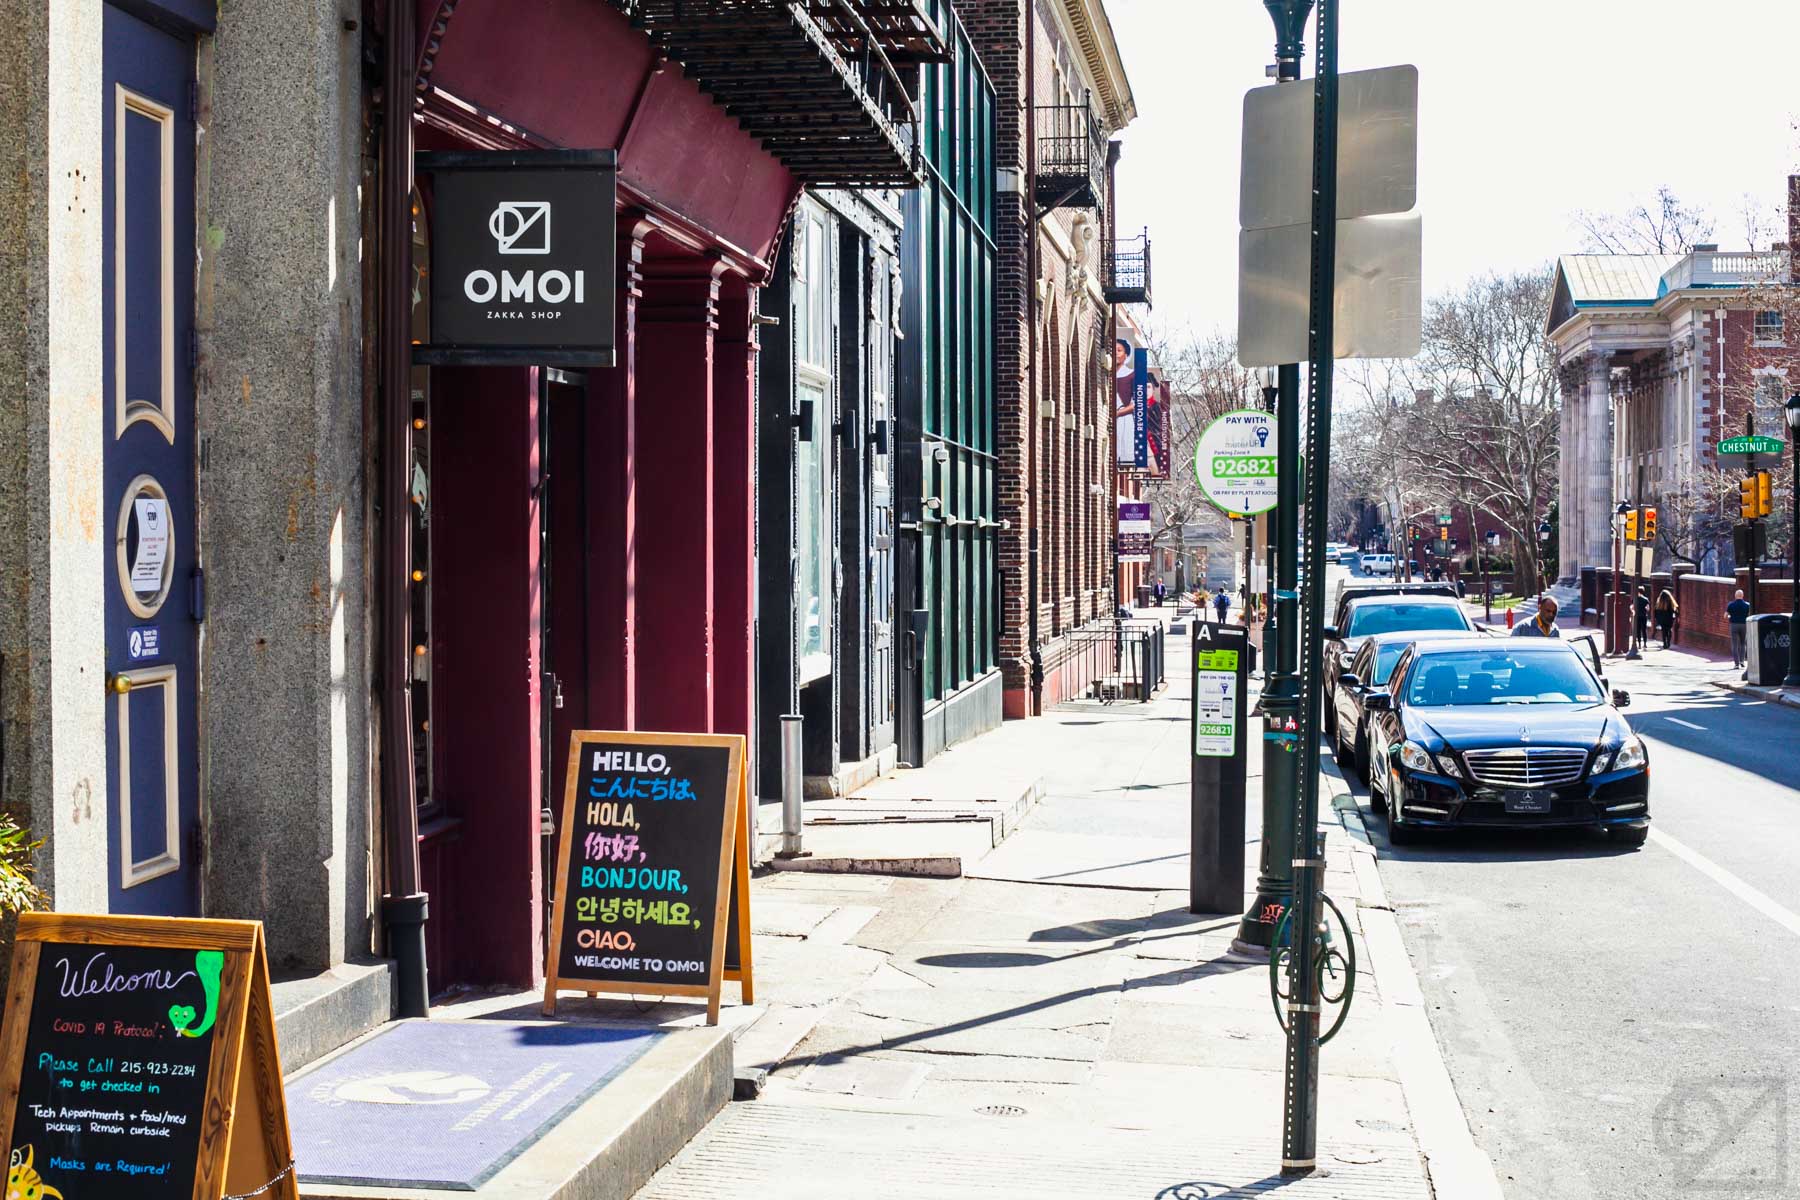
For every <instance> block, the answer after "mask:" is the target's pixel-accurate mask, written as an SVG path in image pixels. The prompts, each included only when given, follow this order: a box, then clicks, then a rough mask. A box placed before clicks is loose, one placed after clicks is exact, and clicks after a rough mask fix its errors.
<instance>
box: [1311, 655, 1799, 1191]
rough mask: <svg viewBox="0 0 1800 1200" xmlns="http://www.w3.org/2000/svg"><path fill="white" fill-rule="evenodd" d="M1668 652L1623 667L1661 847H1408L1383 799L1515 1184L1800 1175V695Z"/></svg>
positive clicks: (1528, 839)
mask: <svg viewBox="0 0 1800 1200" xmlns="http://www.w3.org/2000/svg"><path fill="white" fill-rule="evenodd" d="M1660 658H1661V656H1660V653H1659V652H1657V651H1651V652H1650V655H1649V657H1648V658H1647V659H1646V660H1645V661H1644V662H1642V663H1626V662H1617V663H1611V664H1609V666H1608V671H1609V674H1610V676H1611V682H1612V684H1613V686H1615V687H1622V688H1626V689H1628V690H1629V691H1630V692H1631V695H1632V701H1633V702H1632V704H1631V706H1630V707H1629V708H1628V709H1627V713H1626V715H1627V716H1628V717H1629V718H1630V720H1631V724H1632V727H1633V729H1635V730H1636V731H1637V732H1638V733H1639V734H1640V735H1641V736H1643V737H1644V739H1645V740H1646V741H1647V742H1648V743H1649V744H1650V756H1651V758H1650V762H1651V815H1652V827H1653V828H1652V834H1651V840H1650V842H1649V843H1648V844H1647V845H1646V846H1644V847H1643V848H1642V849H1640V850H1635V851H1633V850H1624V849H1621V848H1619V847H1617V846H1615V845H1614V844H1612V843H1610V842H1609V841H1607V840H1606V839H1605V838H1603V837H1601V836H1598V835H1592V834H1586V833H1546V834H1528V833H1517V834H1509V833H1486V832H1483V833H1468V834H1461V835H1455V836H1449V837H1443V838H1438V839H1432V840H1429V841H1427V842H1426V843H1425V844H1423V845H1420V846H1416V847H1408V848H1405V849H1396V848H1394V847H1391V846H1389V845H1388V844H1387V842H1386V840H1385V836H1384V832H1385V826H1384V822H1383V819H1382V818H1381V817H1380V816H1378V815H1375V814H1374V813H1372V812H1371V811H1369V810H1368V807H1367V798H1366V795H1364V797H1363V802H1364V813H1365V818H1366V821H1367V824H1368V827H1369V829H1370V832H1371V834H1372V836H1373V837H1374V839H1375V841H1376V842H1377V844H1378V846H1379V849H1380V854H1381V860H1382V861H1381V873H1382V877H1383V880H1384V882H1385V884H1386V887H1387V891H1388V895H1389V898H1390V900H1391V901H1392V903H1393V905H1394V908H1395V910H1396V912H1397V913H1398V915H1399V918H1400V924H1401V928H1402V931H1403V933H1404V936H1405V939H1406V943H1407V948H1408V949H1409V951H1410V952H1411V953H1412V955H1413V959H1414V962H1415V964H1416V965H1417V967H1418V971H1419V976H1420V980H1421V982H1422V984H1423V986H1424V989H1425V997H1426V1001H1427V1003H1428V1004H1429V1005H1430V1006H1431V1013H1430V1015H1431V1020H1432V1026H1433V1028H1434V1029H1435V1030H1436V1033H1437V1037H1438V1041H1439V1043H1440V1045H1441V1046H1442V1047H1443V1050H1444V1054H1445V1058H1446V1060H1447V1062H1448V1064H1449V1067H1450V1073H1451V1078H1452V1079H1453V1081H1454V1083H1455V1085H1456V1089H1457V1094H1458V1096H1459V1097H1460V1098H1461V1100H1462V1104H1463V1108H1464V1110H1465V1111H1466V1113H1467V1114H1468V1117H1469V1123H1470V1126H1471V1128H1472V1129H1473V1131H1474V1134H1475V1138H1476V1140H1477V1142H1478V1143H1479V1144H1480V1145H1481V1147H1482V1148H1483V1149H1484V1150H1486V1151H1487V1152H1488V1154H1489V1155H1490V1156H1491V1157H1492V1159H1493V1160H1494V1163H1495V1166H1496V1168H1497V1169H1498V1171H1499V1174H1500V1178H1501V1181H1502V1184H1503V1186H1504V1188H1505V1190H1506V1194H1507V1196H1508V1197H1509V1198H1513V1200H1552V1198H1553V1200H1587V1198H1595V1200H1614V1198H1617V1197H1640V1196H1658V1195H1665V1194H1682V1195H1696V1196H1731V1197H1739V1196H1791V1197H1800V1154H1794V1155H1790V1154H1789V1152H1788V1151H1789V1148H1790V1146H1796V1147H1800V1142H1796V1140H1795V1138H1796V1135H1797V1134H1800V1069H1797V1066H1796V1064H1797V1063H1800V1058H1797V1055H1796V1051H1797V1050H1800V882H1797V877H1796V871H1795V864H1796V863H1800V711H1796V710H1794V709H1791V708H1781V707H1779V706H1775V705H1770V704H1767V703H1763V702H1757V701H1750V700H1746V699H1744V698H1742V697H1738V696H1736V695H1733V694H1731V693H1728V692H1725V691H1723V690H1722V689H1719V688H1716V687H1714V686H1712V684H1711V682H1710V681H1711V679H1713V678H1716V677H1721V676H1723V675H1726V674H1729V673H1730V671H1731V669H1730V668H1729V666H1725V667H1694V666H1692V665H1688V666H1676V665H1674V663H1675V656H1670V658H1669V659H1668V660H1662V661H1659V659H1660ZM1688 661H1689V662H1690V663H1691V660H1688ZM1325 1052H1326V1054H1327V1055H1329V1053H1330V1048H1329V1047H1327V1048H1326V1051H1325Z"/></svg>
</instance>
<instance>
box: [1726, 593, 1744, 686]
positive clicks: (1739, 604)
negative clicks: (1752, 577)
mask: <svg viewBox="0 0 1800 1200" xmlns="http://www.w3.org/2000/svg"><path fill="white" fill-rule="evenodd" d="M1725 617H1726V619H1727V620H1729V621H1730V622H1731V665H1732V666H1734V667H1741V666H1743V665H1744V664H1745V663H1747V662H1749V661H1750V636H1749V635H1750V625H1749V621H1750V602H1749V601H1748V600H1746V599H1744V589H1743V588H1739V589H1738V590H1737V591H1736V592H1735V593H1734V594H1733V595H1732V597H1731V603H1730V604H1727V605H1726V606H1725Z"/></svg>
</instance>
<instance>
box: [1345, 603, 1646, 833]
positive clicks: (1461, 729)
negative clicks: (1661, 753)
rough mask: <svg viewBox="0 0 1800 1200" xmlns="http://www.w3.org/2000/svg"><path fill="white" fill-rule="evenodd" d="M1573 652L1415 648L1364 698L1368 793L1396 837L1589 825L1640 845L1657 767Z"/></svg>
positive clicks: (1510, 643) (1451, 645)
mask: <svg viewBox="0 0 1800 1200" xmlns="http://www.w3.org/2000/svg"><path fill="white" fill-rule="evenodd" d="M1630 702H1631V698H1630V697H1629V696H1627V695H1626V694H1625V693H1624V692H1619V691H1615V692H1614V693H1613V694H1612V695H1611V697H1608V696H1607V695H1606V694H1605V689H1604V685H1603V684H1602V683H1601V681H1600V678H1599V676H1598V675H1596V674H1595V672H1594V670H1593V668H1592V667H1591V666H1590V664H1589V663H1588V662H1587V661H1586V660H1585V659H1584V658H1583V657H1582V655H1581V654H1580V652H1579V651H1577V650H1576V649H1575V647H1573V646H1571V645H1569V644H1568V643H1567V642H1564V641H1561V640H1558V639H1553V638H1543V639H1526V638H1508V639H1506V640H1505V641H1499V640H1494V641H1489V642H1480V643H1477V642H1472V641H1470V640H1466V639H1458V640H1447V639H1437V640H1421V641H1417V642H1414V643H1413V644H1412V645H1411V646H1409V647H1408V648H1407V649H1406V650H1405V651H1404V652H1403V653H1402V654H1401V656H1400V660H1399V661H1398V662H1397V663H1395V665H1394V672H1393V676H1392V678H1391V679H1390V680H1389V684H1388V687H1387V688H1386V690H1385V691H1383V692H1377V693H1374V694H1370V695H1367V696H1365V697H1364V700H1363V707H1364V710H1365V712H1366V713H1367V716H1368V727H1369V732H1368V739H1369V763H1370V768H1369V775H1370V783H1369V786H1370V792H1371V795H1372V796H1373V797H1374V804H1375V807H1376V808H1377V809H1381V808H1384V807H1385V808H1386V810H1387V824H1388V839H1389V840H1390V841H1392V842H1395V843H1403V842H1408V841H1413V840H1415V839H1416V838H1417V836H1418V833H1419V831H1420V830H1423V829H1431V828H1452V827H1462V826H1486V827H1490V828H1518V827H1526V826H1529V827H1552V826H1588V827H1593V828H1598V829H1603V830H1605V831H1606V832H1607V834H1608V835H1609V836H1611V837H1613V838H1615V839H1616V840H1618V841H1619V842H1621V843H1623V844H1625V845H1630V846H1640V845H1642V844H1643V843H1644V840H1645V838H1647V837H1648V836H1649V834H1650V761H1649V755H1648V753H1647V752H1646V750H1645V749H1644V743H1643V742H1642V741H1641V740H1640V739H1639V738H1638V737H1637V736H1636V735H1635V734H1633V733H1632V732H1631V728H1630V727H1629V726H1628V725H1627V724H1626V723H1625V717H1624V715H1623V714H1622V713H1620V712H1619V708H1620V707H1622V706H1624V705H1626V704H1629V703H1630Z"/></svg>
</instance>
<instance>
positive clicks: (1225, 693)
mask: <svg viewBox="0 0 1800 1200" xmlns="http://www.w3.org/2000/svg"><path fill="white" fill-rule="evenodd" d="M1195 665H1196V666H1197V667H1198V668H1199V669H1198V671H1197V672H1196V679H1195V683H1194V754H1195V756H1196V757H1198V758H1230V757H1231V756H1232V755H1233V754H1236V753H1237V681H1238V652H1237V651H1236V650H1201V651H1198V652H1197V653H1196V655H1195Z"/></svg>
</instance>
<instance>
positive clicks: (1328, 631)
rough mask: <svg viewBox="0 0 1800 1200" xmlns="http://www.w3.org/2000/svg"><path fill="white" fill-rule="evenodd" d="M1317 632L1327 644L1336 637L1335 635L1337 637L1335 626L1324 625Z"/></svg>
mask: <svg viewBox="0 0 1800 1200" xmlns="http://www.w3.org/2000/svg"><path fill="white" fill-rule="evenodd" d="M1319 632H1320V633H1321V634H1323V635H1324V638H1325V640H1326V641H1328V642H1329V641H1331V640H1332V639H1333V638H1335V637H1337V635H1338V631H1337V626H1336V625H1326V626H1324V627H1323V628H1321V629H1320V630H1319Z"/></svg>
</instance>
